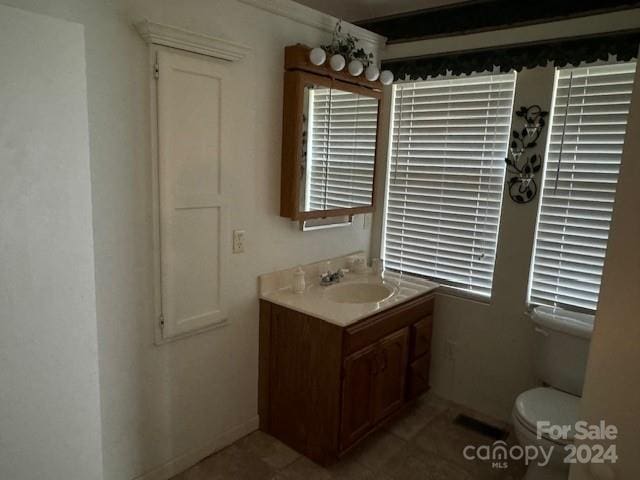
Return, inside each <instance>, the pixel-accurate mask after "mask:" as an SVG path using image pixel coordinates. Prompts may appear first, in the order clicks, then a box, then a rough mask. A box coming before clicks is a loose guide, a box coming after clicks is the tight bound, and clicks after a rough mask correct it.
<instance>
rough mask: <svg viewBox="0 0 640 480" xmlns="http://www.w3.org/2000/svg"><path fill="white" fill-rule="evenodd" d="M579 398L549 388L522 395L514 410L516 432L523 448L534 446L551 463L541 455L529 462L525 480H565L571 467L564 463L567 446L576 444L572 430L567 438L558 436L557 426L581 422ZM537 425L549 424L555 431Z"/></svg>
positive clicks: (532, 390)
mask: <svg viewBox="0 0 640 480" xmlns="http://www.w3.org/2000/svg"><path fill="white" fill-rule="evenodd" d="M579 402H580V398H579V397H577V396H576V395H571V394H568V393H565V392H561V391H560V390H556V389H554V388H550V387H539V388H533V389H531V390H527V391H526V392H523V393H521V394H520V395H519V396H518V398H517V399H516V403H515V405H514V407H513V414H512V421H513V430H514V433H515V435H516V438H517V440H518V443H520V445H522V446H534V447H536V448H537V449H538V451H540V449H542V450H544V452H547V455H549V457H548V461H547V459H546V458H545V457H543V456H542V453H540V456H539V457H538V458H536V459H534V460H533V461H532V462H530V464H529V467H528V469H527V475H526V477H525V479H526V480H560V479H563V480H564V479H566V478H567V475H568V472H569V465H568V464H566V463H564V459H565V457H566V456H567V454H568V452H567V450H566V449H565V447H566V446H567V445H569V444H571V443H572V442H573V435H574V432H573V429H570V430H569V431H568V434H567V435H566V436H564V435H557V433H558V431H559V430H558V427H562V426H565V425H567V426H574V425H575V423H576V422H577V421H578V406H579ZM538 422H548V425H550V426H551V425H553V426H555V427H556V429H555V430H549V429H547V428H544V427H545V426H546V425H547V424H545V425H540V426H541V427H543V428H540V430H539V423H538Z"/></svg>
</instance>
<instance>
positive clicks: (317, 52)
mask: <svg viewBox="0 0 640 480" xmlns="http://www.w3.org/2000/svg"><path fill="white" fill-rule="evenodd" d="M326 59H327V53H326V52H325V51H324V50H323V49H321V48H320V47H316V48H314V49H312V50H311V51H310V52H309V60H311V63H313V64H314V65H322V64H323V63H324V62H325V60H326Z"/></svg>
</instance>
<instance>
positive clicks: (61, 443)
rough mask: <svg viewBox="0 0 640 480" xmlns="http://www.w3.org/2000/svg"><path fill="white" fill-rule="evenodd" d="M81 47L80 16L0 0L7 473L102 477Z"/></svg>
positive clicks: (1, 407) (0, 276)
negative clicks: (60, 16) (53, 14)
mask: <svg viewBox="0 0 640 480" xmlns="http://www.w3.org/2000/svg"><path fill="white" fill-rule="evenodd" d="M84 55H85V49H84V41H83V28H82V26H81V25H78V24H72V23H69V22H65V21H60V20H57V19H53V18H50V17H45V16H42V15H34V14H32V13H27V12H24V11H21V10H17V9H14V8H9V7H5V6H0V58H1V59H2V67H1V68H2V75H0V111H1V112H2V116H1V117H0V265H2V268H0V478H3V479H12V480H13V479H16V480H30V479H34V480H35V479H38V480H42V479H54V478H55V479H58V478H59V479H62V478H68V479H70V478H82V479H87V480H94V479H96V480H97V479H101V478H102V457H101V434H100V399H99V386H98V351H97V350H98V348H97V338H96V337H97V335H96V330H97V328H96V308H95V284H94V260H93V239H92V224H91V184H90V173H89V138H88V131H87V97H86V76H85V61H84ZM61 114H63V115H61Z"/></svg>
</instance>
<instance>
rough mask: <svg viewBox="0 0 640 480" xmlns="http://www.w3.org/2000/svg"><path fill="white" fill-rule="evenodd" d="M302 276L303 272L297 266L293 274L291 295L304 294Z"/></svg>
mask: <svg viewBox="0 0 640 480" xmlns="http://www.w3.org/2000/svg"><path fill="white" fill-rule="evenodd" d="M304 276H305V273H304V270H303V269H302V267H301V266H300V265H298V268H297V269H296V271H295V272H293V293H304V289H305V287H306V284H305V281H304Z"/></svg>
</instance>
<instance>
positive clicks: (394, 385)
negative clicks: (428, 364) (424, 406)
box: [374, 328, 409, 421]
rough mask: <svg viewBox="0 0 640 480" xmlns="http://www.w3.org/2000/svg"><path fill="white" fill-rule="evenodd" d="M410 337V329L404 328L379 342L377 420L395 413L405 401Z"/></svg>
mask: <svg viewBox="0 0 640 480" xmlns="http://www.w3.org/2000/svg"><path fill="white" fill-rule="evenodd" d="M408 338H409V332H408V329H407V328H403V329H402V330H400V331H398V332H395V333H392V334H391V335H389V336H387V337H384V338H383V339H382V340H380V342H379V343H378V352H377V355H378V365H379V371H378V373H377V375H376V380H375V384H374V387H375V388H374V402H375V404H374V419H375V421H378V420H381V419H383V418H384V417H386V416H388V415H389V414H391V413H393V412H394V411H395V410H397V409H398V408H400V406H402V403H403V401H404V382H405V374H406V370H407V350H408V348H407V347H408Z"/></svg>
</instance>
